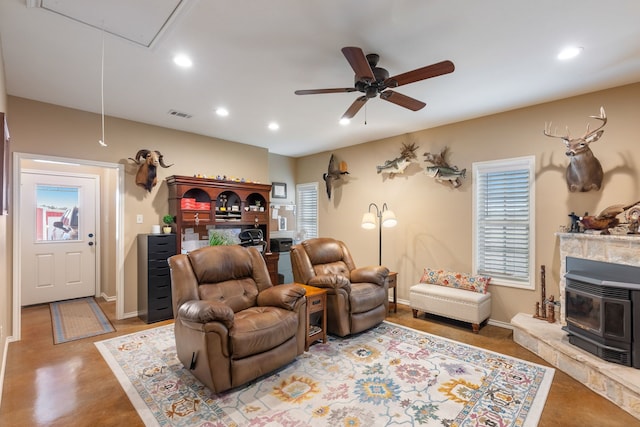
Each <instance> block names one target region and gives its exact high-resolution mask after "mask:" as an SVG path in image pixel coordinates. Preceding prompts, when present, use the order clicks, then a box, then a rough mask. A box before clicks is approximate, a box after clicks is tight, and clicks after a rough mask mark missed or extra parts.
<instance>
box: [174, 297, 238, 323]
mask: <svg viewBox="0 0 640 427" xmlns="http://www.w3.org/2000/svg"><path fill="white" fill-rule="evenodd" d="M234 316H235V314H234V313H233V310H232V309H231V307H229V306H228V305H226V304H223V303H219V302H214V301H202V300H191V301H187V302H185V303H184V304H182V305H181V306H180V309H179V310H178V317H180V318H182V319H185V320H188V321H190V322H196V323H209V322H221V323H223V324H224V325H225V326H226V327H227V328H231V327H232V326H233V320H234Z"/></svg>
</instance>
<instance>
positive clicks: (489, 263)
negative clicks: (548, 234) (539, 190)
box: [473, 156, 535, 289]
mask: <svg viewBox="0 0 640 427" xmlns="http://www.w3.org/2000/svg"><path fill="white" fill-rule="evenodd" d="M534 172H535V157H533V156H527V157H519V158H514V159H506V160H497V161H490V162H478V163H474V164H473V179H474V181H473V187H474V201H473V204H474V206H473V208H474V230H473V237H474V248H473V252H474V254H473V255H474V267H473V268H474V271H475V272H476V273H477V274H482V275H486V276H491V284H493V285H503V286H512V287H518V288H525V289H535V277H534V275H533V271H534V268H533V266H534V254H535V250H534V249H535V248H534V243H535V229H534V225H535V218H534V212H535V210H534V194H535V180H534V178H535V173H534Z"/></svg>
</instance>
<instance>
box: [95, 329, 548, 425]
mask: <svg viewBox="0 0 640 427" xmlns="http://www.w3.org/2000/svg"><path fill="white" fill-rule="evenodd" d="M173 327H174V326H173V325H166V326H161V327H157V328H153V329H147V330H145V331H141V332H136V333H134V334H129V335H126V336H118V337H115V338H111V339H107V340H104V341H99V342H96V343H95V345H96V347H97V348H98V350H99V351H100V353H101V354H102V357H104V359H105V360H106V362H107V364H108V365H109V367H110V368H111V370H112V371H113V373H114V375H115V376H116V378H117V379H118V381H119V382H120V384H121V385H122V388H123V389H124V390H125V392H126V393H127V396H128V397H129V399H130V400H131V402H132V404H133V406H134V407H135V408H136V410H137V411H138V414H139V415H140V418H142V420H143V422H144V423H145V425H146V426H162V427H168V426H176V427H177V426H180V427H183V426H184V427H187V426H189V427H192V426H199V427H203V426H207V427H213V426H215V427H238V426H288V427H301V426H327V427H334V426H347V425H348V426H376V427H378V426H396V427H397V426H422V427H426V426H437V427H442V426H501V427H507V426H517V427H529V426H536V425H537V424H538V421H539V419H540V414H541V413H542V409H543V407H544V404H545V401H546V399H547V393H548V392H549V388H550V386H551V381H552V379H553V375H554V372H555V371H554V369H553V368H547V367H544V366H541V365H537V364H534V363H531V362H527V361H524V360H520V359H516V358H514V357H510V356H507V355H504V354H500V353H495V352H491V351H488V350H484V349H481V348H478V347H473V346H470V345H468V344H464V343H460V342H456V341H452V340H449V339H446V338H442V337H438V336H435V335H430V334H427V333H424V332H420V331H416V330H413V329H409V328H405V327H402V326H397V325H393V324H390V323H387V322H383V323H382V324H380V325H378V326H376V327H374V328H372V329H370V330H369V331H366V332H363V333H361V334H358V335H355V336H350V337H346V338H337V337H333V336H329V337H328V338H329V342H328V343H326V344H319V343H318V344H315V345H313V346H311V348H310V349H309V351H308V352H305V353H304V354H302V355H300V356H298V358H297V359H296V360H295V361H294V362H292V363H290V364H289V365H287V366H286V367H284V368H283V369H280V370H278V371H276V372H273V373H271V374H269V375H267V376H265V377H263V378H260V379H259V380H256V381H252V382H251V383H249V384H247V385H245V386H242V387H239V388H237V389H235V390H231V391H228V392H224V393H220V394H215V393H212V392H211V391H210V390H209V389H208V388H206V387H205V386H204V385H203V384H202V383H200V382H199V381H198V380H196V379H195V378H194V377H193V376H192V375H191V373H190V372H189V370H188V369H185V368H184V367H183V366H182V364H181V363H180V361H179V360H178V358H177V356H176V347H175V338H174V333H173Z"/></svg>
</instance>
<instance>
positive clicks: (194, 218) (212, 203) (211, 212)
mask: <svg viewBox="0 0 640 427" xmlns="http://www.w3.org/2000/svg"><path fill="white" fill-rule="evenodd" d="M167 186H168V188H169V213H170V214H171V215H173V216H174V217H175V225H174V230H173V231H174V232H175V233H176V243H177V251H178V253H181V252H182V237H183V233H184V230H185V229H186V228H193V229H194V231H195V232H196V233H199V234H200V236H201V237H204V236H207V235H208V229H210V228H216V229H218V228H227V229H228V228H236V229H242V230H244V229H247V228H260V229H261V230H262V234H263V236H264V239H265V241H266V242H267V243H268V242H269V213H268V210H269V195H270V194H271V185H269V184H256V183H247V182H234V181H221V180H217V179H208V178H195V177H189V176H178V175H172V176H170V177H168V178H167ZM268 249H269V248H268V247H267V251H268Z"/></svg>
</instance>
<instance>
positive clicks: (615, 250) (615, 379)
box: [511, 233, 640, 420]
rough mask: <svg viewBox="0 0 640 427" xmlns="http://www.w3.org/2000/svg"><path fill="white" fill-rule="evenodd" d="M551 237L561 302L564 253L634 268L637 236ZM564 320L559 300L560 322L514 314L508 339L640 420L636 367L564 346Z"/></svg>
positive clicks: (639, 262)
mask: <svg viewBox="0 0 640 427" xmlns="http://www.w3.org/2000/svg"><path fill="white" fill-rule="evenodd" d="M556 236H557V237H558V238H559V239H560V286H559V288H560V298H559V301H561V302H564V292H565V286H566V282H565V278H564V274H565V273H566V265H565V260H566V258H567V257H568V256H571V257H576V258H584V259H590V260H593V261H604V262H611V263H617V264H626V265H632V266H640V236H626V235H624V236H620V235H618V236H604V235H594V234H584V233H557V234H556ZM547 293H548V291H547ZM532 311H533V310H532ZM565 319H566V315H565V307H564V304H562V305H561V306H560V319H559V320H560V321H559V322H556V323H548V322H546V321H544V320H539V319H534V318H533V316H532V315H531V314H525V313H518V314H517V315H516V316H514V317H513V319H511V325H512V326H513V328H514V330H513V340H514V341H515V342H516V343H518V344H520V345H522V346H523V347H525V348H527V349H528V350H530V351H532V352H533V353H535V354H537V355H538V356H540V357H541V358H543V359H544V360H546V361H547V362H548V363H550V364H551V365H553V366H555V367H556V368H558V369H560V370H562V371H563V372H565V373H567V374H568V375H570V376H571V377H573V378H575V379H576V380H578V381H580V382H582V383H583V384H584V385H586V386H587V387H589V388H590V389H591V390H593V391H595V392H596V393H598V394H600V395H601V396H603V397H605V398H607V399H609V400H610V401H612V402H613V403H615V404H616V405H618V406H619V407H621V408H622V409H624V410H625V411H627V412H629V413H630V414H631V415H633V416H634V417H636V418H638V419H639V420H640V369H635V368H632V367H627V366H623V365H620V364H617V363H611V362H607V361H604V360H602V359H600V358H599V357H597V356H595V355H593V354H591V353H588V352H586V351H584V350H582V349H580V348H579V347H576V346H574V345H572V344H570V343H569V339H568V337H567V333H566V332H564V331H563V330H562V329H561V328H562V326H564V325H565V324H566V323H565V322H566V321H565Z"/></svg>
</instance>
